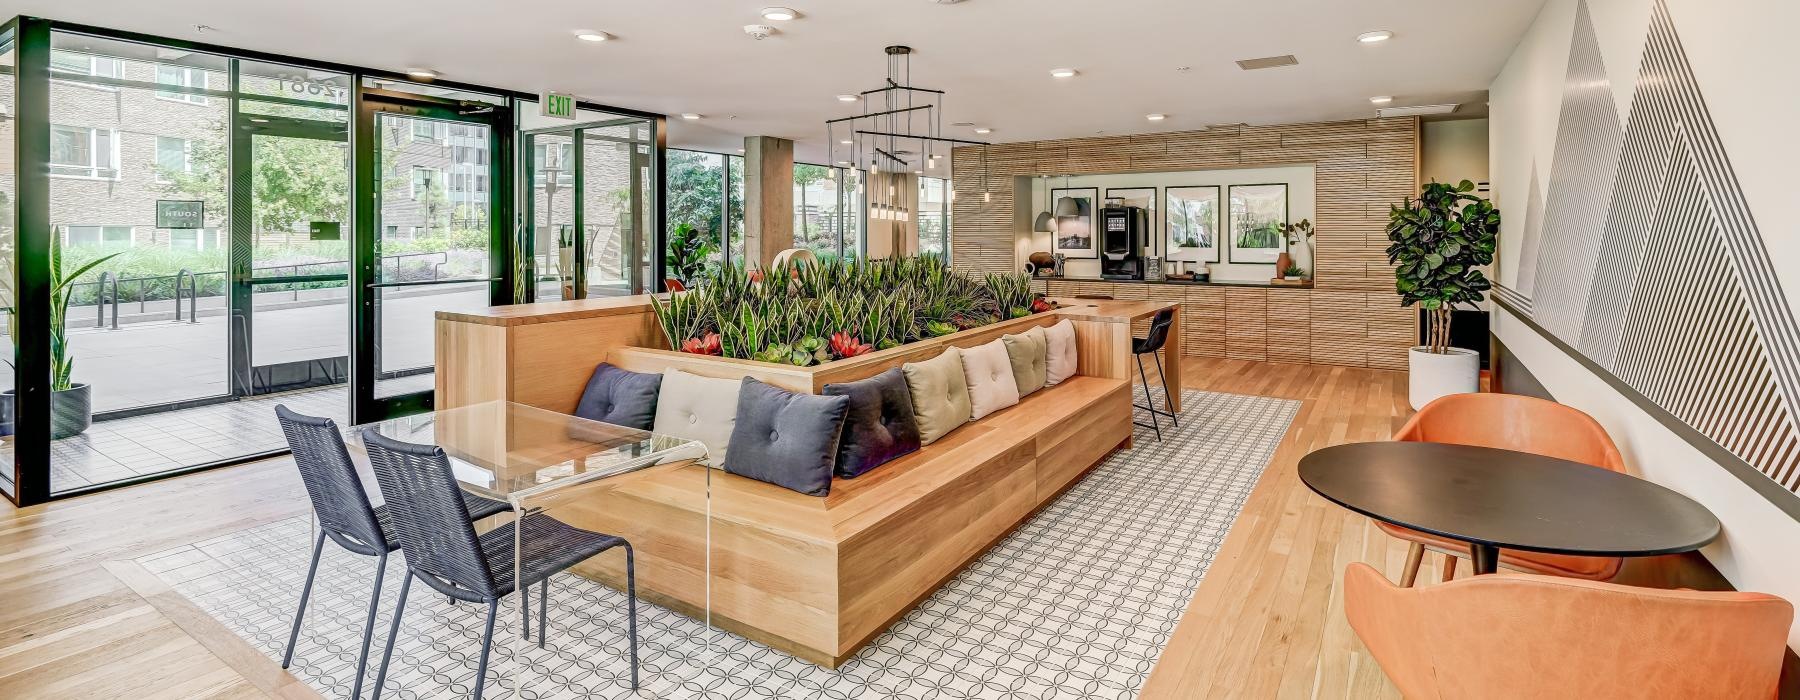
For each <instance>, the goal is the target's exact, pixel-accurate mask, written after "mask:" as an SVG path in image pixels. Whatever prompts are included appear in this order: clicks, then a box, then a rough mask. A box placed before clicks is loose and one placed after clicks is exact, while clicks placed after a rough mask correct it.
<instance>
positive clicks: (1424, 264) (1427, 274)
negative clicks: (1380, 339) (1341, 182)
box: [1387, 180, 1500, 409]
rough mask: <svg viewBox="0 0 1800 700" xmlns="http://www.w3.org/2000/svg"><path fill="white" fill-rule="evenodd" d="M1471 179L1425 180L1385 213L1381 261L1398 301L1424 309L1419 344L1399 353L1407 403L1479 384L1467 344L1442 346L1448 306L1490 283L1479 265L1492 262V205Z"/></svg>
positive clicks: (1446, 340) (1476, 362)
mask: <svg viewBox="0 0 1800 700" xmlns="http://www.w3.org/2000/svg"><path fill="white" fill-rule="evenodd" d="M1474 190H1475V184H1474V183H1472V182H1469V181H1468V180H1463V181H1462V182H1459V183H1457V184H1455V185H1448V184H1444V183H1441V182H1432V183H1428V184H1426V185H1425V187H1424V189H1423V191H1421V192H1420V193H1419V196H1418V198H1416V199H1411V200H1408V201H1407V202H1406V203H1405V204H1404V205H1396V206H1393V207H1391V208H1390V209H1389V211H1388V227H1387V234H1388V241H1390V244H1389V245H1388V248H1387V256H1388V263H1389V264H1391V265H1394V266H1395V267H1394V290H1395V291H1396V292H1398V293H1399V294H1400V304H1401V305H1402V306H1415V305H1416V306H1418V307H1420V308H1422V309H1424V310H1425V343H1424V344H1422V345H1418V346H1415V347H1413V348H1412V350H1411V351H1409V352H1408V353H1407V370H1408V383H1409V385H1410V386H1409V392H1408V394H1409V396H1408V398H1409V399H1410V401H1411V403H1412V407H1413V408H1414V409H1419V408H1423V407H1424V406H1425V404H1428V403H1431V401H1432V400H1434V399H1436V398H1438V397H1440V396H1444V395H1447V394H1462V393H1473V392H1475V391H1478V390H1480V388H1481V360H1480V355H1479V354H1478V353H1476V352H1475V351H1474V350H1468V349H1464V348H1453V347H1450V320H1451V312H1452V311H1453V310H1454V309H1455V307H1456V306H1457V305H1459V304H1475V303H1479V302H1480V301H1482V300H1483V299H1484V298H1486V297H1485V294H1484V292H1486V291H1487V290H1488V289H1489V288H1491V286H1492V285H1491V284H1490V283H1489V282H1488V279H1487V276H1486V275H1484V274H1482V271H1481V267H1482V266H1484V265H1490V264H1492V263H1493V262H1494V250H1495V247H1496V239H1497V238H1498V236H1499V233H1500V210H1499V209H1496V208H1494V205H1493V203H1492V202H1489V201H1488V200H1486V199H1484V198H1482V197H1481V196H1479V195H1476V194H1473V192H1474Z"/></svg>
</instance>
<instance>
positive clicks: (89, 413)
mask: <svg viewBox="0 0 1800 700" xmlns="http://www.w3.org/2000/svg"><path fill="white" fill-rule="evenodd" d="M17 403H18V397H17V396H15V395H14V394H13V392H12V391H11V390H8V391H6V392H5V393H4V394H0V410H4V411H5V413H3V414H0V415H3V416H4V421H5V427H4V428H0V434H4V435H11V434H12V432H13V407H14V406H15V405H16V404H17ZM93 424H94V392H93V387H90V386H88V385H86V384H76V385H75V386H73V387H70V388H69V390H68V391H53V392H51V393H50V439H52V440H61V439H63V438H66V437H74V436H76V435H80V434H82V433H84V432H87V429H88V428H89V427H90V426H92V425H93Z"/></svg>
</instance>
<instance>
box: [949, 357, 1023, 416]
mask: <svg viewBox="0 0 1800 700" xmlns="http://www.w3.org/2000/svg"><path fill="white" fill-rule="evenodd" d="M962 363H963V379H965V380H967V381H968V383H969V420H981V417H982V416H985V415H987V414H989V413H993V412H995V411H998V410H1000V409H1002V408H1006V407H1007V406H1011V405H1013V404H1016V403H1018V402H1019V385H1018V383H1017V382H1016V381H1015V380H1014V379H1013V373H1012V360H1011V359H1009V358H1008V357H1007V356H1006V341H1004V340H996V341H994V342H991V343H986V344H984V345H977V346H975V347H972V348H969V349H967V350H964V351H963V353H962Z"/></svg>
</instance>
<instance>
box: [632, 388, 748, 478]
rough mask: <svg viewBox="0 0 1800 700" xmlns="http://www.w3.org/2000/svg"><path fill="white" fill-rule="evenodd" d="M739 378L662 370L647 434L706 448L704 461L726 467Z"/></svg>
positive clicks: (735, 410)
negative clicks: (654, 418)
mask: <svg viewBox="0 0 1800 700" xmlns="http://www.w3.org/2000/svg"><path fill="white" fill-rule="evenodd" d="M741 386H743V384H742V380H738V379H713V378H711V377H702V376H700V375H698V374H690V373H688V372H683V371H681V370H678V369H665V370H663V378H662V388H661V389H660V390H659V391H658V392H657V395H656V422H655V424H654V425H653V426H651V428H650V431H651V432H654V433H659V434H662V435H668V436H672V437H678V438H686V439H689V440H695V441H698V442H700V443H702V444H704V445H706V449H707V452H708V453H709V457H708V459H707V462H708V463H709V464H711V465H712V466H715V467H719V466H722V465H724V464H725V448H726V447H727V446H728V445H729V444H730V442H731V429H732V428H734V427H736V425H737V406H738V388H739V387H741Z"/></svg>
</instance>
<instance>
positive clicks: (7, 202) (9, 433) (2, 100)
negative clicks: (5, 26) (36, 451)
mask: <svg viewBox="0 0 1800 700" xmlns="http://www.w3.org/2000/svg"><path fill="white" fill-rule="evenodd" d="M15 37H16V32H14V31H12V30H7V31H6V32H5V35H4V36H0V109H4V110H6V114H7V115H8V118H4V119H0V307H4V308H5V309H6V324H5V325H4V326H0V352H4V353H5V359H6V369H0V391H3V392H5V393H0V491H4V492H5V493H6V497H7V498H17V497H18V486H17V481H18V479H17V475H16V474H15V473H14V466H15V465H16V463H17V459H16V458H15V457H14V455H13V406H14V404H13V387H14V386H15V385H14V383H13V367H14V366H16V365H17V364H18V354H17V353H16V352H15V346H14V344H13V334H14V332H15V328H16V326H17V325H18V316H17V315H16V314H14V313H13V289H14V281H15V279H16V278H15V275H14V274H13V269H14V267H13V259H14V256H15V255H16V254H17V252H18V247H17V246H16V245H14V242H13V202H14V196H13V195H14V193H15V192H16V191H17V190H16V188H15V183H14V181H13V172H14V171H15V169H16V167H15V166H16V159H15V158H14V153H13V144H14V143H15V141H14V136H15V134H14V126H15V124H16V120H14V119H12V118H11V115H14V114H18V113H19V111H18V109H17V106H16V105H15V104H14V100H13V96H14V95H15V94H17V92H16V88H17V87H18V70H17V66H18V61H17V57H18V52H17V51H16V50H15V49H16V46H15V44H16V43H17V42H16V41H15Z"/></svg>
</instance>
